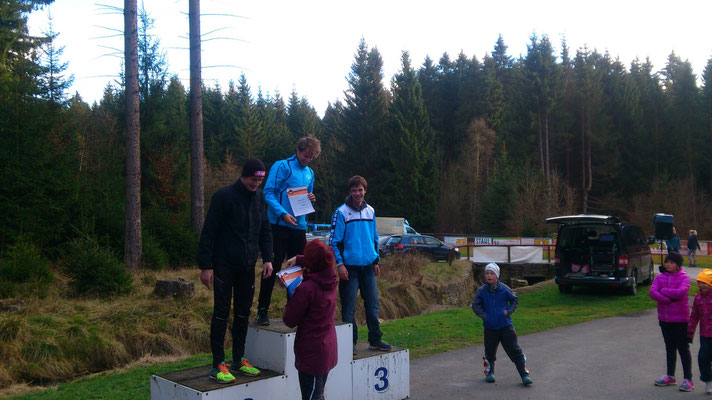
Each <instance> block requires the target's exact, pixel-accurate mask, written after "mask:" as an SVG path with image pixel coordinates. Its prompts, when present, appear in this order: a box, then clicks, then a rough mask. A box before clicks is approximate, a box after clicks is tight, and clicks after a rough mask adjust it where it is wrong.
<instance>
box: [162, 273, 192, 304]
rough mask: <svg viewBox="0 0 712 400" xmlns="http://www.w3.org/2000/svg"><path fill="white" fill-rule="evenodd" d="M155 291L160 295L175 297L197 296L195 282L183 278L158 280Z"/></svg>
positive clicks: (187, 297)
mask: <svg viewBox="0 0 712 400" xmlns="http://www.w3.org/2000/svg"><path fill="white" fill-rule="evenodd" d="M153 293H154V294H155V295H156V296H159V297H166V298H167V297H174V298H177V299H189V298H191V297H193V296H195V285H194V284H193V282H186V281H185V279H183V278H178V280H177V281H163V280H159V281H156V287H155V289H154V290H153Z"/></svg>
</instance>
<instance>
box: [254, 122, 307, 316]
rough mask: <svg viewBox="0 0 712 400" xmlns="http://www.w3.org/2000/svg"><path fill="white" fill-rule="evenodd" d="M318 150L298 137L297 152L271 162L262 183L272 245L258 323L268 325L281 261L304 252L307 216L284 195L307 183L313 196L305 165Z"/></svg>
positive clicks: (260, 300)
mask: <svg viewBox="0 0 712 400" xmlns="http://www.w3.org/2000/svg"><path fill="white" fill-rule="evenodd" d="M320 152H321V142H319V140H318V139H316V138H313V137H310V136H307V137H303V138H301V139H299V142H298V143H297V153H296V154H294V155H293V156H291V157H289V158H287V159H285V160H280V161H277V162H276V163H274V165H272V168H270V170H269V175H268V176H267V183H265V189H264V193H265V200H266V201H267V206H268V209H267V217H268V218H269V222H270V224H272V245H273V248H274V263H273V267H274V273H273V274H272V275H270V276H269V277H267V278H263V279H262V280H261V281H260V294H259V300H258V301H257V324H258V325H263V326H265V325H269V317H268V312H269V305H270V303H271V301H272V289H273V288H274V279H275V276H276V274H277V272H279V271H280V270H281V269H282V261H284V260H285V258H286V259H289V258H292V257H294V256H296V255H297V254H302V253H304V246H305V245H306V244H307V237H306V233H307V217H306V215H299V216H295V215H294V211H292V205H291V204H290V203H289V198H288V197H287V190H288V189H289V188H295V187H299V186H306V188H307V192H309V200H311V202H312V203H314V202H315V201H316V197H315V196H314V193H312V192H313V191H314V171H313V170H312V169H311V168H309V167H308V166H307V165H308V164H309V163H310V162H311V161H312V160H313V159H315V158H316V157H318V156H319V153H320Z"/></svg>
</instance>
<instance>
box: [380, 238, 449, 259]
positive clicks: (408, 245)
mask: <svg viewBox="0 0 712 400" xmlns="http://www.w3.org/2000/svg"><path fill="white" fill-rule="evenodd" d="M379 248H380V247H379ZM380 250H381V254H382V255H384V256H386V255H390V254H400V253H406V252H411V251H419V252H422V253H423V254H425V255H427V256H429V257H430V258H432V259H433V260H436V261H439V260H445V261H449V260H453V259H454V260H457V259H459V258H460V249H458V248H457V247H453V246H450V245H449V244H447V243H443V242H442V241H440V240H439V239H436V238H434V237H432V236H426V235H392V236H390V238H389V239H388V240H387V241H386V244H385V245H384V246H382V248H380Z"/></svg>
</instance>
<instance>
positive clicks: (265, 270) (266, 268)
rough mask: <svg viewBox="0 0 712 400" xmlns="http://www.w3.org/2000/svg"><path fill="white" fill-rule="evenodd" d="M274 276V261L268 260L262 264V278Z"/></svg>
mask: <svg viewBox="0 0 712 400" xmlns="http://www.w3.org/2000/svg"><path fill="white" fill-rule="evenodd" d="M270 276H272V262H270V261H267V262H266V263H263V264H262V279H265V278H269V277H270Z"/></svg>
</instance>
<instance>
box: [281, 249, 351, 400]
mask: <svg viewBox="0 0 712 400" xmlns="http://www.w3.org/2000/svg"><path fill="white" fill-rule="evenodd" d="M295 261H296V264H297V265H300V266H301V267H302V268H303V269H304V281H302V283H301V284H300V285H299V286H297V288H296V289H295V290H294V293H293V294H292V298H291V299H289V302H288V303H287V306H286V307H285V310H284V315H283V316H282V321H284V323H285V324H286V325H287V326H288V327H290V328H294V327H295V326H296V327H297V337H296V338H295V341H294V357H295V362H294V365H295V367H296V368H297V371H298V372H299V387H300V389H301V391H302V400H323V399H324V385H326V378H327V377H328V376H329V371H331V369H332V368H334V367H335V366H336V363H337V361H338V354H337V346H336V328H335V327H334V313H335V311H336V287H337V285H338V282H339V280H338V278H337V277H336V270H335V269H334V264H335V263H336V261H335V257H334V252H333V250H331V248H330V247H329V246H327V245H326V244H324V242H322V241H321V240H312V241H310V242H309V243H307V245H306V246H305V247H304V255H303V256H297V257H296V260H294V259H291V260H289V261H287V265H288V266H289V265H292V264H293V263H294V262H295Z"/></svg>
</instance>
